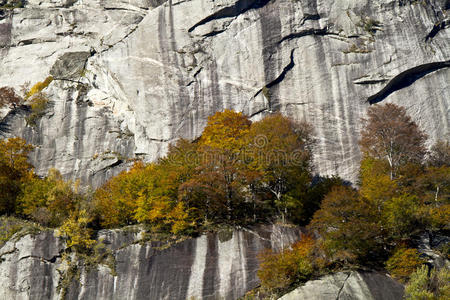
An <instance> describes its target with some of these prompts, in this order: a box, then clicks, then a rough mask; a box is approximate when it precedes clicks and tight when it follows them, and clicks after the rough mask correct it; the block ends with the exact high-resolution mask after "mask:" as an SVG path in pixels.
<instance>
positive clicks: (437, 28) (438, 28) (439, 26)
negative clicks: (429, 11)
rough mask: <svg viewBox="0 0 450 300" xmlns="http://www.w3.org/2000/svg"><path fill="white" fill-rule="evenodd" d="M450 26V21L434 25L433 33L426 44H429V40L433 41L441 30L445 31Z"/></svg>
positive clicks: (428, 35) (428, 36) (431, 32)
mask: <svg viewBox="0 0 450 300" xmlns="http://www.w3.org/2000/svg"><path fill="white" fill-rule="evenodd" d="M449 25H450V20H442V21H440V22H438V23H437V24H434V26H433V28H432V29H431V31H430V32H429V33H428V34H427V36H426V37H425V42H428V41H429V40H431V39H433V38H434V37H435V36H436V35H437V34H438V33H439V32H440V31H441V30H444V29H445V28H447V26H449Z"/></svg>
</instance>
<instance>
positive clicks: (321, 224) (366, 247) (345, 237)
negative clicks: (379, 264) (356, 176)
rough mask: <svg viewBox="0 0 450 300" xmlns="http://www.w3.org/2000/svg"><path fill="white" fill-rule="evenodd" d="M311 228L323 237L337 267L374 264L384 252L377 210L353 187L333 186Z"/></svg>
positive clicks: (327, 250)
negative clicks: (341, 265)
mask: <svg viewBox="0 0 450 300" xmlns="http://www.w3.org/2000/svg"><path fill="white" fill-rule="evenodd" d="M309 228H310V229H311V230H315V231H317V232H318V233H319V234H320V236H321V237H322V239H323V240H324V241H323V245H324V248H325V249H326V252H327V253H328V256H329V258H330V259H331V260H332V261H334V262H335V263H337V264H344V265H347V264H355V263H367V262H373V261H376V260H377V259H379V255H380V253H381V252H382V243H383V234H382V227H381V226H380V224H379V215H378V213H377V210H376V209H374V208H373V206H371V205H370V203H369V202H367V201H364V199H361V197H360V195H359V194H358V192H357V191H356V190H354V189H352V188H350V187H346V186H337V187H334V188H333V189H332V191H331V192H330V193H329V194H328V195H327V196H326V197H325V199H324V200H323V201H322V205H321V208H320V209H319V210H318V211H317V212H316V213H315V214H314V217H313V219H312V221H311V223H310V225H309Z"/></svg>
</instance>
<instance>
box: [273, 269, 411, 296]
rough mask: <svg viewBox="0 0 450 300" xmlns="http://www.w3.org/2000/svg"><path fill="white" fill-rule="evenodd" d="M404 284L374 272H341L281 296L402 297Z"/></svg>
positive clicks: (309, 282)
mask: <svg viewBox="0 0 450 300" xmlns="http://www.w3.org/2000/svg"><path fill="white" fill-rule="evenodd" d="M403 290H404V287H403V286H402V285H401V284H399V283H398V282H396V281H395V280H393V279H392V278H390V277H388V276H386V275H384V274H380V273H375V272H357V271H352V272H339V273H336V274H333V275H328V276H325V277H323V278H320V279H318V280H312V281H308V282H306V283H305V285H303V286H301V287H299V288H297V289H295V290H294V291H292V292H290V293H288V294H286V295H284V296H283V297H281V298H280V300H298V299H305V300H306V299H314V300H399V299H402V297H403Z"/></svg>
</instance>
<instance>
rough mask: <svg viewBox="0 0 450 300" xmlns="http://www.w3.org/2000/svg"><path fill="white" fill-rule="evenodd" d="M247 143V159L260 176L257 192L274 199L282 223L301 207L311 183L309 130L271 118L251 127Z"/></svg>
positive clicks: (298, 124)
mask: <svg viewBox="0 0 450 300" xmlns="http://www.w3.org/2000/svg"><path fill="white" fill-rule="evenodd" d="M247 141H248V146H247V153H246V159H248V160H249V165H250V168H251V169H253V170H254V171H256V172H258V173H259V174H260V176H259V177H256V180H257V182H256V183H255V185H256V190H259V191H263V192H267V193H269V194H271V195H272V197H274V203H273V206H274V207H276V208H277V211H278V214H279V215H280V216H281V219H282V220H283V222H285V220H286V217H287V216H288V213H289V210H290V209H292V210H294V209H296V208H301V207H302V201H304V200H305V198H306V192H307V188H308V186H309V185H310V183H311V172H310V171H311V159H312V154H311V147H312V144H313V142H312V141H313V140H312V128H311V126H310V125H309V124H308V123H305V122H300V123H296V122H294V121H292V120H290V119H288V118H286V117H284V116H282V115H281V114H273V115H270V116H267V117H265V118H264V119H263V120H261V121H259V122H255V123H253V124H252V125H251V127H250V131H249V134H248V137H247Z"/></svg>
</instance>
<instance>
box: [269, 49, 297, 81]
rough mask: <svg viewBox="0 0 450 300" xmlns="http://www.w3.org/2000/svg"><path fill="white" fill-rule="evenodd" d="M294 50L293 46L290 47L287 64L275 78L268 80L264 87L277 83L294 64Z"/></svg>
mask: <svg viewBox="0 0 450 300" xmlns="http://www.w3.org/2000/svg"><path fill="white" fill-rule="evenodd" d="M294 52H295V48H294V49H292V51H291V60H290V62H289V64H288V65H287V66H285V67H284V69H283V71H282V72H281V74H280V75H279V76H278V77H277V78H275V79H274V80H272V81H271V82H269V83H268V84H267V85H266V88H268V89H270V88H271V87H273V86H274V85H277V84H279V83H280V82H282V81H283V80H284V78H285V77H286V74H287V73H288V72H289V71H290V70H291V69H292V68H293V67H294V66H295V63H294Z"/></svg>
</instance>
